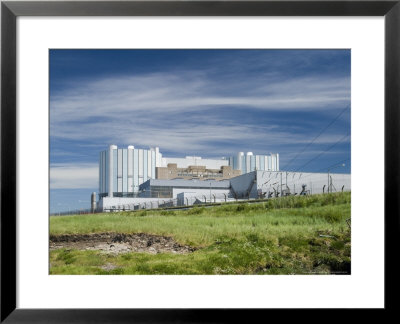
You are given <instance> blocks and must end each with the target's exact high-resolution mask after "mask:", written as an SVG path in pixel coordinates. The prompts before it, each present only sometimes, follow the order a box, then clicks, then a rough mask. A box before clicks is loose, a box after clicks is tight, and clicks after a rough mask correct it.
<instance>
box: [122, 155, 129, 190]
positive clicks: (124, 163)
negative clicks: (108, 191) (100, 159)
mask: <svg viewBox="0 0 400 324" xmlns="http://www.w3.org/2000/svg"><path fill="white" fill-rule="evenodd" d="M122 192H123V193H124V195H126V193H127V192H128V150H127V149H123V150H122Z"/></svg>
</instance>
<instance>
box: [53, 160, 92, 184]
mask: <svg viewBox="0 0 400 324" xmlns="http://www.w3.org/2000/svg"><path fill="white" fill-rule="evenodd" d="M98 170H99V169H98V165H97V164H93V163H82V164H74V163H54V164H51V165H50V189H76V188H80V189H82V188H97V186H98V175H99V171H98Z"/></svg>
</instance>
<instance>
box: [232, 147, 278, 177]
mask: <svg viewBox="0 0 400 324" xmlns="http://www.w3.org/2000/svg"><path fill="white" fill-rule="evenodd" d="M227 159H228V160H229V165H230V166H232V168H233V169H234V170H240V171H241V173H242V174H245V173H249V172H253V171H279V154H277V153H275V154H273V153H271V154H268V155H253V153H252V152H247V153H246V154H244V152H239V153H238V154H237V155H236V156H231V157H228V158H227Z"/></svg>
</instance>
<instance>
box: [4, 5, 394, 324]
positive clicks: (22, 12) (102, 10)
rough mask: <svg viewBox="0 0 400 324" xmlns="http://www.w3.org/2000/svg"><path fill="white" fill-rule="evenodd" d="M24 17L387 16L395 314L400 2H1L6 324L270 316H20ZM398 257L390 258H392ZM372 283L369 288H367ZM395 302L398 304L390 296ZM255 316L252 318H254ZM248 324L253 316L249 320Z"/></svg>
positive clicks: (161, 312) (31, 312)
mask: <svg viewBox="0 0 400 324" xmlns="http://www.w3.org/2000/svg"><path fill="white" fill-rule="evenodd" d="M19 16H384V17H385V179H384V180H385V206H384V207H385V310H386V311H388V310H396V307H397V303H396V300H397V299H396V298H395V297H394V296H395V293H396V287H397V286H398V283H399V279H398V274H397V273H395V269H396V267H395V266H394V262H395V259H397V257H396V256H397V255H398V251H396V250H395V248H396V247H397V246H398V238H399V228H400V221H399V214H400V213H399V206H400V199H399V198H400V195H399V179H400V176H399V155H400V146H399V126H400V123H399V121H400V114H399V109H400V0H392V1H387V0H381V1H374V0H373V1H368V0H367V1H357V0H349V1H332V0H331V1H329V0H328V1H323V0H314V1H294V0H291V1H285V0H283V1H277V0H275V1H274V0H266V1H263V0H262V1H115V2H113V1H2V3H1V295H0V298H1V318H0V320H1V322H3V321H4V322H5V323H33V322H35V323H97V322H99V323H113V322H115V323H128V322H129V323H130V322H137V323H142V322H146V323H147V322H166V323H167V322H168V323H169V322H177V323H192V322H233V321H235V320H237V319H238V315H239V314H240V315H243V314H244V315H245V316H251V318H254V319H255V318H257V317H258V316H261V318H262V317H263V316H265V314H264V313H265V311H266V310H260V309H258V310H254V309H253V310H238V309H236V310H228V309H214V310H212V311H210V310H193V309H192V310H189V309H147V310H146V309H17V308H16V300H17V292H16V288H17V287H16V270H17V268H16V239H17V233H16V208H17V205H16V191H17V183H16V163H17V157H16V148H17V147H16V143H17V142H16V135H17V128H16V113H17V111H16V40H17V39H16V37H17V31H16V19H17V17H19ZM392 251H393V252H392ZM366 284H368V283H366ZM391 296H393V297H391ZM253 316H254V317H253ZM249 318H250V317H249Z"/></svg>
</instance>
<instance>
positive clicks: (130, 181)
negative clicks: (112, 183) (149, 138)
mask: <svg viewBox="0 0 400 324" xmlns="http://www.w3.org/2000/svg"><path fill="white" fill-rule="evenodd" d="M134 149H135V147H134V146H133V145H129V146H128V192H133V151H134Z"/></svg>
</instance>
